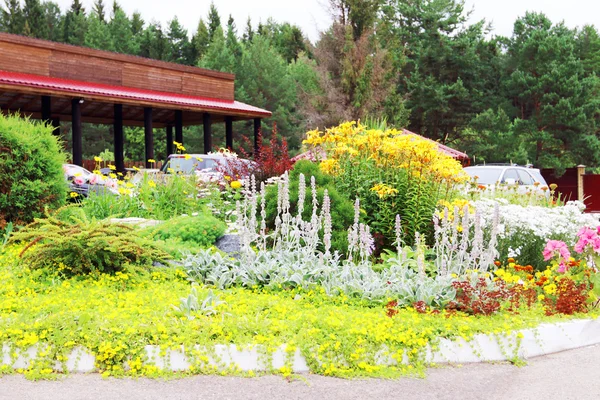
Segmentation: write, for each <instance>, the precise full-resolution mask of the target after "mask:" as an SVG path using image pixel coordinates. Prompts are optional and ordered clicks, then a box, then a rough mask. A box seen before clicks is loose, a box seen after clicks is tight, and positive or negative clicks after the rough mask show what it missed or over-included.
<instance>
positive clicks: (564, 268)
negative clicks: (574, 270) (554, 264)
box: [558, 261, 567, 274]
mask: <svg viewBox="0 0 600 400" xmlns="http://www.w3.org/2000/svg"><path fill="white" fill-rule="evenodd" d="M558 272H560V273H561V274H562V273H563V272H567V264H565V262H564V261H561V262H560V264H558Z"/></svg>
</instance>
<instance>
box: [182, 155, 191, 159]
mask: <svg viewBox="0 0 600 400" xmlns="http://www.w3.org/2000/svg"><path fill="white" fill-rule="evenodd" d="M183 158H185V159H186V160H189V159H190V158H192V156H190V155H189V154H186V155H185V156H183Z"/></svg>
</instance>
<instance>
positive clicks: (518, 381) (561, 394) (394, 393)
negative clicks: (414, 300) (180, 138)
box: [0, 346, 600, 400]
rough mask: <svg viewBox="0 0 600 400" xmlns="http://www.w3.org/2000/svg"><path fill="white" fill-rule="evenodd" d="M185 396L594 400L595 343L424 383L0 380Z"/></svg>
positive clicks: (132, 395)
mask: <svg viewBox="0 0 600 400" xmlns="http://www.w3.org/2000/svg"><path fill="white" fill-rule="evenodd" d="M5 399H6V400H9V399H10V400H21V399H23V400H42V399H44V400H45V399H51V400H62V399H69V400H71V399H73V400H84V399H85V400H87V399H90V400H104V399H110V400H113V399H127V400H129V399H131V400H138V399H144V400H154V399H156V400H187V399H257V400H270V399H286V400H287V399H377V400H384V399H410V400H420V399H449V400H454V399H460V400H468V399H485V400H503V399H507V400H521V399H523V400H529V399H532V400H554V399H556V400H569V399H573V400H587V399H599V400H600V346H593V347H588V348H582V349H576V350H570V351H566V352H562V353H556V354H551V355H548V356H543V357H538V358H534V359H531V360H529V362H528V365H526V366H523V367H516V366H514V365H511V364H507V363H495V364H487V363H486V364H465V365H462V366H443V367H440V368H434V369H430V370H429V371H428V372H427V377H426V378H425V379H417V378H403V379H398V380H379V379H366V380H345V379H337V378H326V377H322V376H317V375H310V374H307V375H301V376H300V378H299V379H296V380H292V381H291V382H288V381H287V380H286V379H284V378H282V377H280V376H264V377H259V378H236V377H221V376H195V377H190V378H184V379H178V380H154V379H114V378H109V379H102V378H101V377H100V376H99V375H98V374H90V375H80V374H73V375H70V376H69V377H66V378H64V379H60V380H57V381H37V382H32V381H28V380H26V379H25V378H23V377H22V376H19V375H9V376H3V377H0V400H5Z"/></svg>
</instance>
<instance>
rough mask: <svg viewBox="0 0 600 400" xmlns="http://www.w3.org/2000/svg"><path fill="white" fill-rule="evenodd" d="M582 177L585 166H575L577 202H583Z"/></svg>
mask: <svg viewBox="0 0 600 400" xmlns="http://www.w3.org/2000/svg"><path fill="white" fill-rule="evenodd" d="M583 175H585V165H578V166H577V200H579V201H583V199H584V196H585V191H584V188H583Z"/></svg>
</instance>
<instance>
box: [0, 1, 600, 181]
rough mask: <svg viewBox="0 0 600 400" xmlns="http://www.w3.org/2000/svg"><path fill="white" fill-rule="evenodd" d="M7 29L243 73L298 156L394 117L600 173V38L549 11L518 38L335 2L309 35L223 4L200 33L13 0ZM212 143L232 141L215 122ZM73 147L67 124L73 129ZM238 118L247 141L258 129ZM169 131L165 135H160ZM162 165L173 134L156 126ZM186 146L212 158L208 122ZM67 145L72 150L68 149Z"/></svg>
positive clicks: (487, 146)
mask: <svg viewBox="0 0 600 400" xmlns="http://www.w3.org/2000/svg"><path fill="white" fill-rule="evenodd" d="M3 1H4V3H3V4H2V5H1V11H0V31H3V32H8V33H14V34H19V35H25V36H30V37H35V38H40V39H46V40H52V41H56V42H63V43H68V44H73V45H78V46H87V47H91V48H96V49H102V50H110V51H115V52H119V53H126V54H132V55H137V56H141V57H147V58H153V59H159V60H164V61H169V62H174V63H181V64H186V65H193V66H199V67H202V68H208V69H214V70H220V71H226V72H231V73H234V74H235V75H236V85H235V92H236V93H235V96H236V99H237V100H239V101H242V102H245V103H249V104H252V105H255V106H257V107H261V108H265V109H268V110H270V111H272V112H273V116H272V118H270V119H268V120H264V121H263V130H264V131H265V132H266V133H267V134H268V132H270V130H271V129H273V127H274V126H276V127H277V131H278V133H279V134H280V135H282V136H284V137H285V138H286V139H287V141H288V144H289V147H290V151H291V153H292V154H294V153H297V152H299V151H301V146H302V139H303V136H304V134H305V132H306V131H307V130H310V129H314V128H317V127H319V128H324V127H329V126H334V125H337V124H338V123H340V122H341V121H346V120H357V119H361V120H371V121H386V122H387V124H388V125H393V126H395V127H398V128H400V127H404V128H406V129H409V130H411V131H413V132H415V133H419V134H421V135H423V136H426V137H428V138H431V139H433V140H436V141H439V142H441V143H444V144H446V145H449V146H451V147H453V148H456V149H458V150H461V151H465V152H467V153H468V154H469V155H470V156H471V157H472V159H473V160H474V162H475V163H481V162H508V161H512V162H516V163H522V164H526V163H532V164H534V165H535V166H537V167H543V168H556V169H558V170H561V169H564V168H567V167H572V166H575V165H577V164H585V165H587V166H593V167H597V166H599V165H600V162H599V161H600V138H599V125H600V113H599V110H600V106H599V103H600V80H599V78H598V74H600V35H599V33H598V30H597V29H596V28H595V27H594V26H581V27H577V28H569V27H567V26H566V25H565V24H564V23H563V22H561V21H551V20H550V19H549V18H548V17H546V16H545V15H544V14H542V13H535V12H530V13H527V14H525V15H523V16H521V17H520V18H518V19H517V20H516V21H514V28H513V32H512V35H511V36H510V37H503V36H499V35H496V34H495V33H494V31H493V27H492V26H491V25H490V24H489V23H488V22H487V21H485V20H481V21H475V22H473V21H470V20H469V10H468V9H466V7H465V5H464V3H463V2H462V1H460V0H411V1H407V0H329V1H328V7H329V10H330V13H331V17H332V23H331V25H330V26H329V27H328V28H327V29H326V30H325V31H323V32H321V33H320V35H319V38H318V39H317V40H316V41H312V42H311V41H310V40H309V39H308V38H307V35H306V33H305V32H303V30H302V29H301V28H300V27H299V26H296V25H293V24H290V23H288V22H285V21H275V20H273V19H266V20H261V21H255V20H251V19H250V18H248V19H247V20H246V21H235V20H234V19H233V18H232V17H231V16H226V15H221V14H219V10H218V7H217V6H216V5H215V4H211V5H210V7H209V9H208V10H200V9H198V10H190V12H197V13H198V25H197V28H196V29H195V30H194V31H193V32H188V31H187V30H186V29H185V28H184V27H183V26H182V24H181V23H180V22H179V20H178V19H177V16H173V18H172V19H171V20H170V21H169V22H168V23H167V24H166V25H161V24H160V23H158V22H154V21H147V20H145V18H144V15H143V10H141V11H140V12H134V13H133V14H132V15H128V14H127V13H126V12H125V11H124V10H123V8H122V7H121V6H120V5H119V3H118V2H116V1H115V2H113V3H111V4H108V3H105V2H104V1H103V0H96V1H95V3H94V4H93V6H92V7H91V8H89V9H86V8H84V6H83V5H82V3H81V1H80V0H73V2H72V4H71V6H70V7H69V8H68V9H66V10H61V8H60V7H59V6H58V5H57V4H56V3H54V2H52V1H40V0H22V1H21V0H3ZM110 129H111V128H110V127H106V126H94V125H86V127H85V129H84V135H85V136H84V140H85V143H86V145H85V150H86V151H87V152H88V154H86V155H85V156H86V158H91V157H93V156H94V155H98V154H99V153H101V152H102V151H103V150H105V149H112V135H111V132H110ZM214 130H215V136H216V137H215V139H214V142H215V144H217V145H222V142H224V129H223V127H220V126H216V125H215V127H214ZM62 131H63V134H64V135H65V140H68V137H69V135H68V131H69V127H68V125H63V127H62ZM251 132H252V130H251V128H250V125H246V124H245V123H236V125H235V134H236V135H237V137H236V139H235V143H241V141H240V140H239V139H240V135H242V134H246V135H249V134H251ZM161 135H162V136H161ZM155 137H156V138H157V143H156V145H155V151H156V152H157V158H162V157H164V151H165V144H164V142H165V140H162V141H161V138H164V132H156V134H155ZM184 137H185V141H186V147H188V151H190V152H201V146H202V144H201V143H202V138H201V127H200V128H198V127H194V128H188V129H187V130H186V133H185V136H184ZM126 141H127V145H126V146H125V149H126V157H127V158H129V159H132V160H141V159H142V158H143V154H144V152H143V134H141V130H138V129H135V128H129V129H127V131H126ZM67 147H68V142H67Z"/></svg>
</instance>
